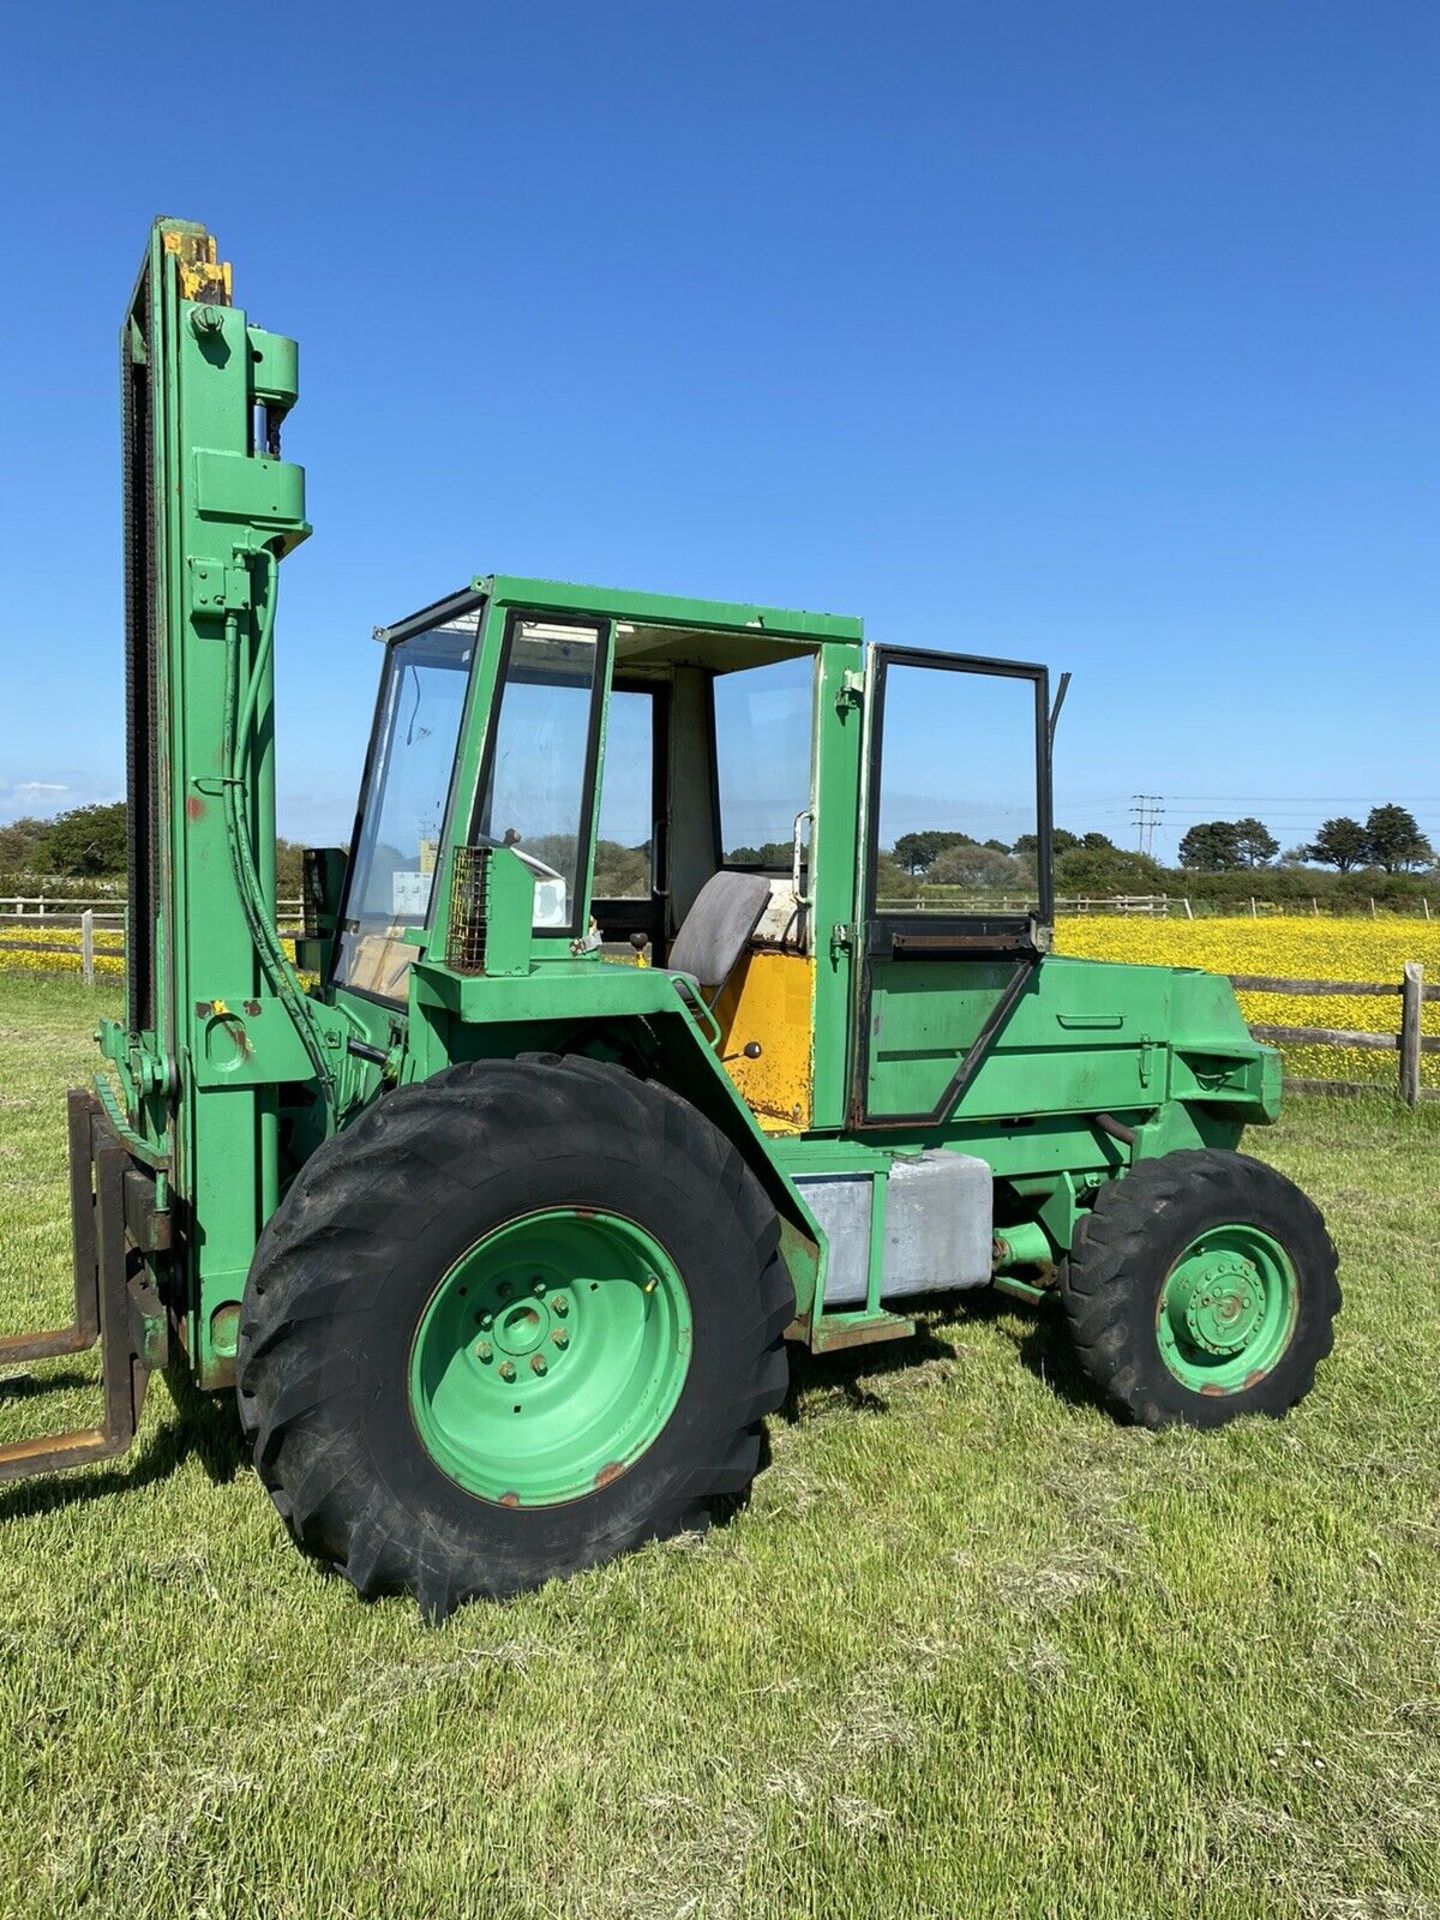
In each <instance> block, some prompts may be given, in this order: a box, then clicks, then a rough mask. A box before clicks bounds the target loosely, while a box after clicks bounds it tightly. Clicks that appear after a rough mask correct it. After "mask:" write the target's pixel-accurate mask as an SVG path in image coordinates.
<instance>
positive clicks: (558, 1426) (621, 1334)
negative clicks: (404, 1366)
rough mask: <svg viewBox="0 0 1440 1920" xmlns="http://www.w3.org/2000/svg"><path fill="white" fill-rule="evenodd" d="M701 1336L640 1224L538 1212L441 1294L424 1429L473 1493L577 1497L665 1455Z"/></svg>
mask: <svg viewBox="0 0 1440 1920" xmlns="http://www.w3.org/2000/svg"><path fill="white" fill-rule="evenodd" d="M690 1337H691V1323H690V1309H689V1299H688V1295H687V1294H686V1291H685V1286H684V1283H683V1281H682V1279H681V1277H680V1275H679V1273H678V1271H677V1270H676V1269H675V1267H674V1266H673V1264H672V1263H671V1261H670V1259H669V1256H668V1255H667V1254H666V1253H665V1251H664V1249H663V1248H662V1247H661V1246H660V1245H659V1243H658V1242H657V1241H656V1240H654V1238H653V1237H652V1236H651V1235H650V1234H648V1233H647V1232H646V1231H645V1230H644V1229H643V1228H641V1227H640V1226H638V1225H637V1224H636V1223H635V1222H634V1221H631V1220H626V1219H624V1218H622V1217H621V1216H619V1215H614V1214H608V1215H607V1214H601V1213H598V1212H592V1211H589V1210H581V1209H578V1208H565V1209H561V1208H554V1209H549V1210H547V1211H545V1212H543V1213H535V1214H529V1215H526V1216H524V1217H522V1218H521V1219H519V1220H515V1221H511V1222H509V1223H508V1224H507V1225H505V1226H503V1227H500V1228H497V1229H496V1230H495V1231H494V1232H493V1233H490V1234H488V1235H486V1236H485V1237H483V1238H482V1239H481V1240H479V1241H478V1242H477V1243H476V1244H475V1245H474V1246H473V1247H471V1248H470V1249H469V1250H468V1251H467V1252H466V1253H465V1254H463V1255H462V1256H461V1258H460V1259H459V1260H458V1261H456V1263H455V1264H454V1266H453V1267H451V1269H450V1271H449V1272H448V1273H447V1274H446V1275H445V1276H444V1277H443V1278H442V1279H441V1281H440V1283H439V1285H438V1286H437V1288H436V1290H435V1292H434V1294H433V1295H432V1296H431V1299H430V1303H429V1305H428V1306H427V1308H426V1311H425V1313H424V1315H423V1316H422V1318H421V1322H420V1325H419V1327H418V1329H417V1331H416V1335H415V1343H414V1347H413V1349H412V1352H411V1365H410V1405H411V1413H412V1417H413V1418H414V1421H415V1426H416V1431H417V1433H418V1434H419V1437H420V1439H421V1441H422V1443H423V1444H424V1446H425V1448H426V1450H427V1452H428V1453H429V1454H430V1456H431V1458H432V1459H433V1460H434V1461H435V1463H436V1464H437V1466H439V1467H440V1468H441V1469H442V1470H443V1471H444V1472H445V1473H447V1474H448V1475H449V1476H450V1478H451V1479H453V1480H455V1481H457V1482H458V1483H459V1484H460V1485H461V1486H462V1487H464V1488H465V1490H466V1491H467V1492H469V1493H473V1494H476V1495H477V1496H479V1497H481V1498H485V1499H490V1500H495V1501H498V1502H500V1503H501V1504H503V1505H505V1506H547V1505H551V1504H554V1503H555V1502H557V1501H560V1500H569V1499H575V1498H577V1497H579V1496H580V1495H582V1494H585V1493H589V1492H592V1491H594V1490H595V1488H596V1486H597V1485H605V1484H608V1483H609V1481H610V1480H612V1479H615V1478H617V1477H618V1476H619V1474H620V1473H622V1472H623V1471H624V1470H625V1468H626V1467H627V1466H629V1465H631V1464H632V1463H633V1462H634V1461H635V1460H636V1459H638V1458H639V1456H640V1454H641V1453H643V1452H645V1451H646V1449H647V1448H648V1447H649V1446H650V1445H651V1444H653V1442H654V1440H655V1439H656V1437H657V1436H658V1434H659V1433H660V1431H661V1429H662V1428H663V1427H664V1425H665V1423H666V1421H667V1420H668V1419H669V1417H670V1414H671V1413H672V1412H673V1411H674V1407H675V1403H676V1401H677V1400H678V1399H679V1396H680V1391H681V1388H682V1387H683V1385H684V1381H685V1377H686V1373H687V1370H688V1367H689V1359H690Z"/></svg>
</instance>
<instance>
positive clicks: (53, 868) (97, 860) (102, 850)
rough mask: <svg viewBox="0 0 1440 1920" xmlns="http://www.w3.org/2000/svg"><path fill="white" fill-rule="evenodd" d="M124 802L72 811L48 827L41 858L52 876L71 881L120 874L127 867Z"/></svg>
mask: <svg viewBox="0 0 1440 1920" xmlns="http://www.w3.org/2000/svg"><path fill="white" fill-rule="evenodd" d="M125 853H126V843H125V802H124V801H123V800H115V801H112V802H111V804H110V805H109V806H107V807H72V808H71V809H70V811H69V812H68V813H62V814H60V815H59V816H58V817H57V818H56V819H54V820H52V821H51V823H50V828H49V831H48V832H47V833H46V835H45V840H44V845H43V847H42V849H41V858H42V859H43V861H44V864H45V866H46V868H47V870H48V871H49V872H51V873H63V874H66V875H68V876H70V877H71V878H79V877H81V876H85V875H94V874H101V873H123V872H124V871H125V866H126V858H125Z"/></svg>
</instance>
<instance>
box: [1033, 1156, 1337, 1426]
mask: <svg viewBox="0 0 1440 1920" xmlns="http://www.w3.org/2000/svg"><path fill="white" fill-rule="evenodd" d="M1336 1264H1337V1262H1336V1254H1335V1247H1334V1245H1333V1243H1332V1241H1331V1239H1330V1236H1329V1234H1328V1233H1327V1232H1326V1231H1325V1222H1324V1220H1323V1218H1322V1217H1321V1214H1320V1210H1319V1208H1318V1207H1316V1206H1315V1204H1314V1203H1313V1201H1311V1200H1310V1199H1308V1198H1307V1197H1306V1195H1305V1194H1303V1193H1302V1192H1301V1191H1300V1189H1299V1188H1298V1187H1297V1186H1295V1185H1294V1184H1293V1183H1292V1182H1291V1181H1289V1180H1287V1179H1286V1178H1285V1177H1284V1175H1283V1174H1279V1173H1276V1171H1275V1170H1274V1168H1273V1167H1267V1166H1265V1165H1264V1164H1263V1163H1262V1162H1261V1161H1258V1160H1252V1159H1250V1158H1248V1157H1247V1156H1246V1155H1245V1154H1241V1153H1225V1152H1221V1151H1218V1150H1216V1149H1201V1150H1194V1151H1184V1152H1180V1153H1169V1154H1165V1155H1164V1156H1163V1157H1162V1158H1160V1159H1158V1160H1142V1161H1140V1162H1139V1163H1138V1164H1137V1165H1136V1166H1134V1167H1133V1168H1132V1169H1131V1170H1130V1172H1129V1173H1128V1174H1126V1175H1125V1177H1124V1178H1123V1179H1120V1180H1116V1181H1113V1182H1112V1183H1111V1184H1110V1185H1109V1186H1107V1187H1103V1188H1102V1189H1101V1190H1100V1193H1099V1194H1098V1196H1097V1197H1096V1201H1095V1206H1094V1210H1093V1211H1092V1212H1091V1213H1089V1214H1086V1215H1084V1216H1083V1217H1082V1220H1081V1224H1080V1228H1079V1230H1078V1232H1077V1234H1076V1237H1075V1244H1074V1246H1073V1248H1072V1249H1071V1253H1070V1256H1069V1258H1068V1260H1067V1261H1066V1262H1065V1263H1064V1266H1063V1268H1062V1270H1061V1278H1060V1293H1061V1298H1062V1300H1063V1302H1064V1307H1065V1314H1066V1317H1067V1319H1068V1320H1069V1323H1070V1329H1071V1333H1072V1334H1073V1336H1074V1341H1075V1352H1076V1355H1077V1357H1078V1359H1079V1361H1080V1364H1081V1366H1082V1367H1083V1368H1084V1370H1085V1373H1086V1375H1087V1376H1088V1377H1089V1379H1090V1380H1091V1381H1092V1382H1093V1383H1094V1385H1095V1386H1096V1387H1097V1388H1098V1389H1099V1390H1100V1392H1101V1393H1102V1394H1103V1395H1104V1397H1105V1399H1106V1401H1107V1402H1108V1404H1109V1405H1110V1407H1111V1408H1112V1409H1113V1411H1114V1412H1116V1413H1117V1414H1119V1415H1120V1417H1121V1418H1122V1419H1125V1420H1132V1421H1136V1422H1138V1423H1139V1424H1140V1425H1141V1426H1146V1427H1163V1426H1169V1425H1171V1424H1173V1423H1177V1422H1183V1423H1185V1424H1187V1425H1190V1426H1195V1427H1217V1426H1220V1425H1222V1424H1223V1423H1224V1422H1226V1421H1228V1420H1234V1419H1237V1418H1238V1417H1239V1416H1240V1415H1241V1414H1245V1413H1263V1414H1270V1415H1272V1416H1276V1417H1278V1416H1279V1415H1282V1414H1284V1413H1286V1412H1288V1411H1289V1409H1290V1408H1291V1407H1293V1406H1294V1405H1295V1403H1296V1402H1297V1401H1298V1400H1301V1399H1303V1398H1304V1396H1305V1395H1306V1394H1307V1393H1308V1392H1309V1391H1310V1388H1311V1387H1312V1386H1313V1385H1314V1381H1315V1369H1316V1367H1317V1366H1318V1365H1319V1363H1320V1361H1321V1360H1323V1359H1324V1358H1325V1356H1326V1354H1328V1353H1329V1351H1330V1348H1331V1346H1332V1345H1333V1343H1334V1319H1335V1315H1336V1314H1337V1313H1338V1312H1339V1311H1340V1287H1339V1283H1338V1281H1337V1280H1336V1277H1335V1276H1336Z"/></svg>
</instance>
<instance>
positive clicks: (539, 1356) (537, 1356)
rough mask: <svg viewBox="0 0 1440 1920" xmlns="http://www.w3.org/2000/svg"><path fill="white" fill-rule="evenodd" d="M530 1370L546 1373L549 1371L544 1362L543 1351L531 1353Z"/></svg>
mask: <svg viewBox="0 0 1440 1920" xmlns="http://www.w3.org/2000/svg"><path fill="white" fill-rule="evenodd" d="M530 1371H531V1372H532V1373H548V1372H549V1368H548V1367H547V1366H546V1364H545V1356H544V1354H543V1353H532V1354H531V1356H530Z"/></svg>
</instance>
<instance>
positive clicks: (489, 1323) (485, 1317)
mask: <svg viewBox="0 0 1440 1920" xmlns="http://www.w3.org/2000/svg"><path fill="white" fill-rule="evenodd" d="M480 1324H481V1326H482V1327H493V1326H494V1324H495V1316H494V1314H493V1313H482V1314H481V1316H480Z"/></svg>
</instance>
